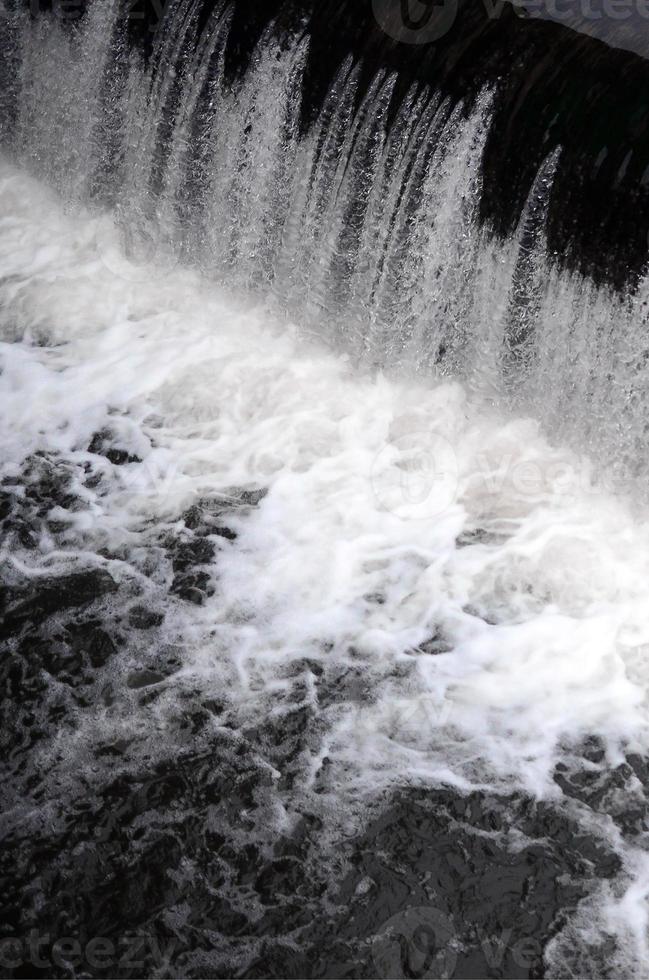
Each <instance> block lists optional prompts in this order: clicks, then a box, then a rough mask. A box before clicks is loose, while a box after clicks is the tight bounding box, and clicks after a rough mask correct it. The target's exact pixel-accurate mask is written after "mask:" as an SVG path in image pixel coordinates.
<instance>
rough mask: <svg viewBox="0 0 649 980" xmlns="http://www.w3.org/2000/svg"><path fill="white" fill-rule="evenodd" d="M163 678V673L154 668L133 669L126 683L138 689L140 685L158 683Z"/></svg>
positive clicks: (147, 685) (146, 685)
mask: <svg viewBox="0 0 649 980" xmlns="http://www.w3.org/2000/svg"><path fill="white" fill-rule="evenodd" d="M164 680H165V675H164V674H160V673H158V671H156V670H146V669H145V670H134V671H133V673H132V674H129V676H128V679H127V681H126V684H127V687H130V688H132V689H133V690H139V689H140V688H142V687H151V685H152V684H160V683H162V681H164Z"/></svg>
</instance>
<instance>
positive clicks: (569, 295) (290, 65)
mask: <svg viewBox="0 0 649 980" xmlns="http://www.w3.org/2000/svg"><path fill="white" fill-rule="evenodd" d="M199 14H200V4H198V3H196V2H194V3H190V2H183V3H173V4H171V5H170V7H169V9H168V11H167V13H166V17H165V20H164V21H163V23H162V25H161V27H160V28H159V30H158V32H157V35H156V43H155V47H154V51H153V53H152V56H151V57H150V59H149V60H148V62H147V63H144V62H143V61H142V59H141V58H140V56H139V55H138V54H137V53H136V52H134V51H132V50H130V49H129V47H128V46H127V43H126V38H125V30H124V17H123V12H122V11H121V8H120V5H119V4H118V3H116V2H115V3H112V2H106V3H99V2H96V3H94V4H93V5H92V6H91V7H90V9H89V11H88V13H87V15H86V17H85V18H84V20H83V22H82V23H81V25H80V26H77V25H75V28H74V29H70V27H69V25H65V24H64V23H61V22H60V21H56V20H54V19H49V20H48V18H47V17H39V18H37V19H35V20H30V19H29V17H28V16H27V15H26V14H25V13H23V12H19V13H13V14H11V15H10V14H6V15H5V33H6V35H7V39H6V42H5V43H6V44H7V45H13V48H14V50H13V51H12V52H11V53H12V56H13V57H14V58H15V59H16V61H17V63H18V64H19V65H20V79H19V83H18V87H17V91H16V94H15V100H16V112H15V116H16V118H15V123H14V125H13V128H11V127H10V125H9V123H8V122H6V123H5V124H4V126H3V128H4V129H5V130H7V129H8V128H11V133H10V136H9V138H8V141H6V142H8V143H9V145H10V147H11V151H12V153H13V154H14V156H15V158H16V159H17V160H20V161H21V162H23V163H24V164H25V165H26V166H28V167H29V168H30V170H31V171H32V172H33V173H35V174H37V175H39V176H43V177H46V178H47V180H48V181H49V182H50V183H53V184H54V186H55V187H56V188H57V189H58V190H59V191H60V192H61V193H62V194H63V195H64V197H65V198H66V199H67V200H70V201H82V202H86V203H91V204H92V205H94V206H96V207H111V208H113V209H114V210H115V213H116V214H117V217H118V220H119V222H120V224H121V227H122V232H123V236H124V241H125V242H126V243H127V246H128V249H129V250H130V252H131V254H133V255H135V254H136V253H137V252H138V249H139V250H140V252H141V253H142V254H146V255H150V254H151V250H152V249H154V250H155V252H154V254H156V255H157V254H158V253H160V261H161V262H165V261H166V262H169V254H167V253H171V255H172V256H173V261H174V262H176V261H181V262H183V263H186V264H189V265H192V266H194V267H197V268H199V269H200V270H201V272H202V273H203V274H204V275H206V276H208V277H210V278H212V279H214V280H215V281H216V282H218V283H219V284H221V285H222V286H224V287H225V288H227V289H228V290H231V291H232V292H234V293H246V292H248V293H249V292H251V291H254V292H255V293H257V294H259V295H260V296H262V297H265V298H266V299H267V301H268V302H270V303H271V304H272V305H273V307H274V309H275V310H276V311H278V312H279V311H281V312H282V313H284V314H285V315H286V316H288V317H290V318H292V319H294V320H299V321H300V323H301V324H302V329H303V330H304V331H305V332H306V333H308V334H310V335H312V336H315V337H317V338H318V339H319V341H320V342H321V343H323V344H324V345H326V346H328V347H330V348H331V349H333V350H340V351H347V352H348V353H349V354H350V355H351V356H352V357H353V358H354V359H355V360H356V361H357V362H359V363H360V364H363V365H369V366H371V367H374V368H375V369H379V370H384V371H388V372H390V373H393V374H395V375H399V374H400V375H402V376H403V375H405V376H412V375H413V374H415V375H418V376H423V377H426V376H428V377H434V376H435V375H438V374H442V375H452V376H453V377H457V378H459V379H461V380H464V381H465V382H467V383H468V384H469V386H470V387H471V389H472V390H475V391H478V392H482V393H483V394H485V393H487V392H488V395H489V398H490V399H491V401H492V402H493V403H494V404H500V405H506V406H508V407H509V408H510V409H512V410H514V411H517V412H529V413H530V414H533V415H534V416H535V417H537V418H540V419H541V420H542V421H543V423H544V425H545V427H546V430H547V431H548V433H549V434H550V435H551V436H552V437H553V438H556V439H557V440H560V441H563V442H569V443H572V444H573V445H575V446H578V447H579V448H581V449H584V448H585V449H587V451H588V452H589V453H590V454H591V456H592V457H593V458H595V459H597V460H598V461H599V463H600V465H605V466H606V467H610V466H611V465H613V466H614V467H615V470H616V472H617V473H618V474H619V477H620V479H621V480H624V481H627V483H628V482H629V481H630V483H631V484H632V485H633V484H635V485H636V487H637V488H638V489H640V490H641V488H642V485H643V484H644V483H645V482H646V475H647V467H648V465H649V460H648V458H647V454H646V452H645V451H644V450H643V448H642V442H643V438H644V431H645V426H646V421H647V416H648V412H649V408H648V406H647V397H648V396H647V395H646V384H645V364H646V363H647V345H648V341H647V323H646V313H645V307H644V305H643V302H642V299H641V297H642V296H643V295H644V293H645V292H646V289H647V286H646V285H645V286H640V288H639V289H637V290H636V291H634V292H633V293H632V294H629V295H627V296H624V297H620V296H616V295H615V294H613V293H612V292H610V291H609V290H608V289H607V288H606V287H603V286H601V287H595V286H594V285H593V284H592V283H590V282H589V281H588V280H587V279H585V278H584V277H583V276H581V275H579V274H573V273H570V272H567V271H563V270H562V268H561V264H560V262H559V261H558V257H557V256H556V255H552V254H549V251H548V248H547V245H546V239H545V234H544V227H545V220H546V215H547V209H548V205H549V201H550V199H551V196H552V183H553V175H554V171H555V164H554V163H553V162H552V160H554V161H556V159H557V158H558V157H559V155H560V150H559V151H555V152H554V153H553V154H552V160H550V159H548V160H547V161H546V162H545V163H544V164H543V165H542V167H541V170H540V171H539V174H538V176H537V179H536V181H535V182H534V183H533V185H532V189H531V192H530V196H529V199H528V202H527V204H526V206H525V208H524V213H523V215H522V217H521V219H520V223H519V229H518V232H517V233H516V234H515V235H514V236H513V237H512V238H511V239H505V240H503V239H502V238H499V237H497V236H496V235H495V234H494V233H493V232H492V231H490V229H489V227H488V226H485V225H483V224H481V222H480V220H479V209H480V201H481V195H482V194H483V188H482V179H481V176H482V175H481V167H482V155H483V151H484V146H485V141H486V139H487V137H488V134H489V131H490V126H491V125H492V116H491V97H490V92H489V91H488V90H485V91H484V92H483V93H482V94H481V95H480V97H479V98H478V99H477V100H476V102H475V104H474V105H473V106H472V107H471V108H470V109H469V108H466V107H465V106H463V104H462V103H461V102H460V103H457V104H455V105H453V104H451V103H450V102H449V99H448V98H446V99H441V98H440V96H439V94H438V93H436V92H435V91H434V89H431V88H429V87H426V86H413V87H412V88H411V89H410V90H409V91H408V92H407V93H406V95H405V97H400V98H401V101H400V102H399V101H398V100H396V96H395V84H394V83H395V77H394V76H393V75H392V76H391V75H385V74H383V73H382V72H379V74H377V75H376V77H375V78H374V79H373V81H372V82H371V84H369V85H368V86H367V87H366V88H365V89H364V90H363V91H359V88H358V77H359V74H358V73H359V65H358V64H355V63H354V62H353V61H352V60H350V59H348V60H347V61H345V62H343V63H342V64H341V65H340V67H339V69H338V71H337V74H336V75H335V78H334V80H333V83H332V85H331V88H330V91H329V93H328V95H327V96H326V98H325V100H324V104H323V106H322V108H321V110H320V112H319V115H318V117H317V118H316V119H315V121H314V122H313V123H312V125H311V126H310V127H309V129H308V131H307V132H303V131H302V129H301V126H300V99H301V90H302V79H303V74H304V71H305V66H306V63H307V54H308V47H309V37H308V35H292V34H286V33H285V32H284V33H282V32H281V31H279V29H276V28H275V27H274V25H273V24H271V25H270V26H269V27H268V28H267V29H266V31H265V32H264V34H263V36H262V38H261V40H260V41H259V43H258V45H257V48H256V50H255V51H254V53H253V56H252V59H251V62H250V65H249V66H248V68H247V71H246V72H245V74H244V76H243V77H241V78H239V79H238V80H237V81H236V83H235V84H234V85H231V84H226V83H225V81H224V54H225V50H226V47H227V43H228V32H229V28H230V22H231V15H232V12H231V10H230V9H229V8H228V6H227V5H226V4H221V5H219V4H217V5H216V7H215V9H214V11H213V13H212V14H211V16H210V17H209V18H208V20H207V22H206V23H205V24H203V25H202V24H201V19H200V17H199ZM145 243H146V244H145ZM163 253H165V254H167V258H166V259H164V258H163Z"/></svg>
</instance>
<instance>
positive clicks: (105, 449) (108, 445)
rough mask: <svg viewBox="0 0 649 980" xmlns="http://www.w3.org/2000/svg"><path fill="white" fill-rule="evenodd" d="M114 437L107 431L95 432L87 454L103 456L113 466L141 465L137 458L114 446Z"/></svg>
mask: <svg viewBox="0 0 649 980" xmlns="http://www.w3.org/2000/svg"><path fill="white" fill-rule="evenodd" d="M114 440H115V436H114V435H113V433H112V432H110V431H109V430H108V429H102V430H101V432H95V434H94V435H93V437H92V439H91V441H90V445H89V446H88V452H89V453H95V454H96V455H97V456H105V457H106V459H108V460H109V461H110V462H111V463H112V464H113V465H114V466H124V464H125V463H141V462H142V460H141V459H140V457H139V456H136V455H134V454H132V453H129V452H128V451H127V450H126V449H123V448H120V447H119V446H116V445H114Z"/></svg>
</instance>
